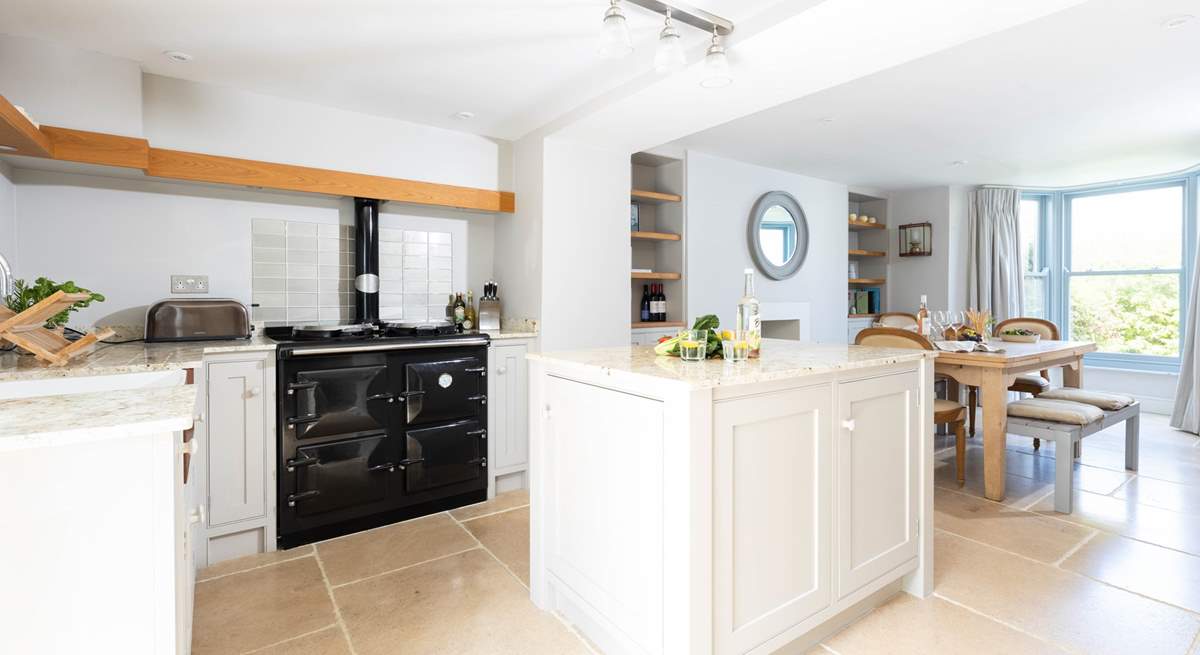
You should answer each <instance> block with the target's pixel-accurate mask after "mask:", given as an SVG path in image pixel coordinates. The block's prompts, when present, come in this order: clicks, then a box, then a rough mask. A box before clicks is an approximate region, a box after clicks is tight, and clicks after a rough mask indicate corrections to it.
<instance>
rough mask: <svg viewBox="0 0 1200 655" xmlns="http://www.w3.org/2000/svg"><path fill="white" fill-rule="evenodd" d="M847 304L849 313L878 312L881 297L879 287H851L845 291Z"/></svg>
mask: <svg viewBox="0 0 1200 655" xmlns="http://www.w3.org/2000/svg"><path fill="white" fill-rule="evenodd" d="M847 296H848V298H847V300H848V306H849V307H850V313H851V314H878V313H879V311H880V300H881V298H882V297H883V296H882V295H881V293H880V289H879V287H867V288H865V289H853V290H851V291H849V292H847Z"/></svg>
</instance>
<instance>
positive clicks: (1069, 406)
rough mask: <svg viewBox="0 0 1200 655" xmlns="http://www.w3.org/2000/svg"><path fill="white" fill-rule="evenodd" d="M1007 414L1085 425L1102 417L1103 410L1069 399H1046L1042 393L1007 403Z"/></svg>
mask: <svg viewBox="0 0 1200 655" xmlns="http://www.w3.org/2000/svg"><path fill="white" fill-rule="evenodd" d="M1008 415H1009V416H1014V417H1017V418H1031V419H1035V420H1038V421H1050V422H1052V423H1069V424H1071V425H1087V424H1089V423H1092V422H1095V421H1099V420H1100V419H1102V418H1104V412H1102V411H1100V408H1098V407H1094V406H1092V405H1085V404H1084V403H1076V402H1071V401H1069V400H1048V399H1046V397H1045V395H1044V394H1043V395H1042V396H1038V397H1037V398H1026V399H1024V400H1018V401H1016V402H1011V403H1009V404H1008Z"/></svg>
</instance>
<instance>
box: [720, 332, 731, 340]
mask: <svg viewBox="0 0 1200 655" xmlns="http://www.w3.org/2000/svg"><path fill="white" fill-rule="evenodd" d="M721 338H722V339H724V340H726V341H732V340H733V330H725V331H724V332H722V333H721Z"/></svg>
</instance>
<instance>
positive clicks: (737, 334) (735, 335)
mask: <svg viewBox="0 0 1200 655" xmlns="http://www.w3.org/2000/svg"><path fill="white" fill-rule="evenodd" d="M722 336H723V337H725V338H723V339H722V340H721V355H722V356H723V357H724V358H725V361H727V362H744V361H746V360H747V359H749V358H750V340H749V339H748V338H747V335H746V332H745V330H735V331H733V332H732V333H731V332H729V331H728V330H727V331H726V333H725V334H724V335H722Z"/></svg>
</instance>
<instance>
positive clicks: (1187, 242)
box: [1021, 172, 1200, 373]
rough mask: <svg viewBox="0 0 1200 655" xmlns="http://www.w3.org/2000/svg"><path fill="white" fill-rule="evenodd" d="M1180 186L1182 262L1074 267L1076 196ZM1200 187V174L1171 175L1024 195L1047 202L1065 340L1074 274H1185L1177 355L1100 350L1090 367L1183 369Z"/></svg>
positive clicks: (1051, 306) (1047, 234) (1055, 294)
mask: <svg viewBox="0 0 1200 655" xmlns="http://www.w3.org/2000/svg"><path fill="white" fill-rule="evenodd" d="M1173 186H1177V187H1180V188H1181V191H1182V195H1183V207H1182V211H1183V216H1182V221H1181V223H1182V226H1181V234H1180V238H1181V240H1182V248H1181V249H1180V258H1181V259H1180V262H1179V267H1178V268H1167V269H1128V270H1116V271H1072V270H1071V227H1072V221H1071V201H1072V200H1073V199H1075V198H1083V197H1089V196H1098V195H1110V194H1114V193H1124V192H1129V191H1143V190H1149V189H1158V188H1166V187H1173ZM1198 189H1200V173H1197V172H1189V173H1187V174H1183V175H1170V176H1163V177H1158V178H1154V179H1148V180H1143V181H1138V182H1131V183H1115V184H1100V185H1091V186H1086V187H1073V188H1069V189H1060V190H1054V191H1028V192H1024V193H1022V196H1021V197H1022V200H1025V199H1032V198H1037V199H1039V200H1041V201H1042V212H1043V217H1042V218H1041V221H1040V222H1041V223H1042V225H1041V226H1040V234H1039V235H1038V236H1039V239H1040V243H1039V246H1041V254H1042V258H1043V260H1044V263H1045V265H1046V269H1047V272H1048V275H1049V280H1048V281H1047V283H1046V288H1047V294H1046V295H1047V299H1046V304H1047V314H1048V315H1049V316H1048V317H1049V319H1050V320H1051V321H1053V322H1054V323H1055V324H1057V325H1058V326H1059V328H1060V330H1061V332H1062V338H1063V339H1068V340H1069V339H1071V338H1072V335H1071V323H1070V320H1069V319H1070V304H1071V296H1070V289H1071V287H1070V281H1071V278H1074V277H1099V276H1111V275H1139V274H1160V275H1161V274H1176V275H1178V276H1179V339H1180V341H1179V352H1180V356H1177V357H1164V356H1160V355H1139V354H1133V353H1115V352H1094V353H1089V354H1088V355H1086V356H1085V357H1084V360H1085V362H1086V363H1087V364H1088V365H1090V366H1096V367H1098V368H1112V369H1129V370H1139V371H1152V372H1163V373H1178V372H1179V365H1180V357H1181V356H1182V353H1183V345H1184V340H1185V334H1184V331H1185V327H1186V325H1187V317H1188V312H1189V311H1190V309H1191V308H1190V307H1189V303H1188V300H1189V299H1190V298H1191V285H1192V283H1193V277H1194V275H1195V273H1196V271H1195V259H1196V232H1197V225H1196V223H1197V190H1198Z"/></svg>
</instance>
